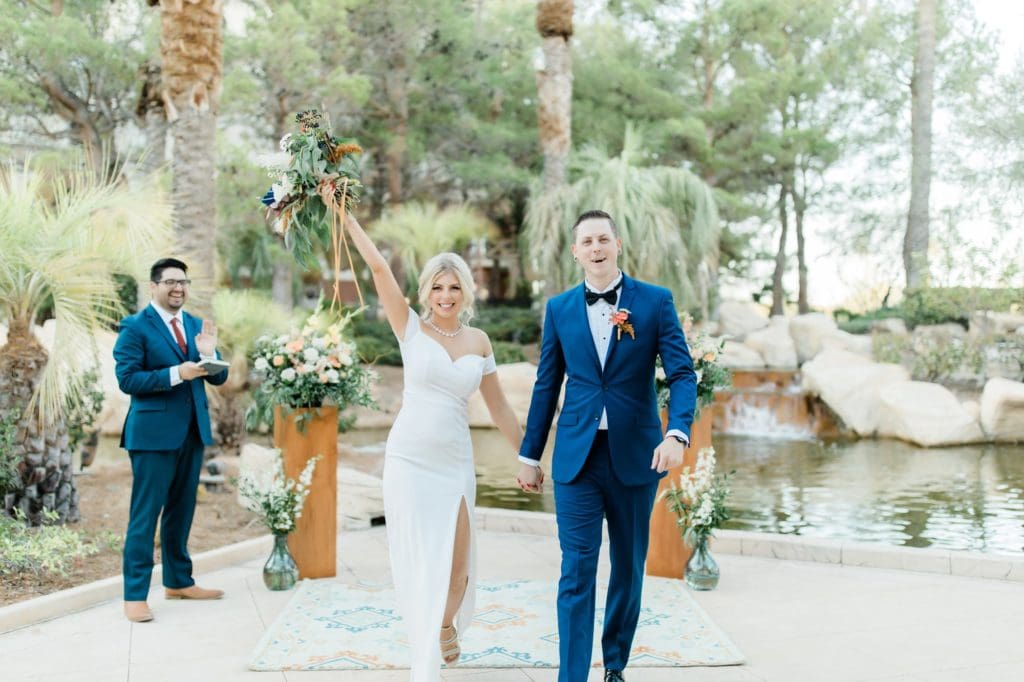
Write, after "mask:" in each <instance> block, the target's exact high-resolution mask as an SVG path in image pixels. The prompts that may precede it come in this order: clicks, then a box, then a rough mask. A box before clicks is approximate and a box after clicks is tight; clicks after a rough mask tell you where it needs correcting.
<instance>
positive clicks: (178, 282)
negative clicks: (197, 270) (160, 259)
mask: <svg viewBox="0 0 1024 682" xmlns="http://www.w3.org/2000/svg"><path fill="white" fill-rule="evenodd" d="M153 281H154V282H156V283H157V284H163V285H164V286H166V287H167V288H168V289H174V288H177V287H181V288H182V289H187V288H188V287H189V285H190V284H192V280H190V279H158V280H153Z"/></svg>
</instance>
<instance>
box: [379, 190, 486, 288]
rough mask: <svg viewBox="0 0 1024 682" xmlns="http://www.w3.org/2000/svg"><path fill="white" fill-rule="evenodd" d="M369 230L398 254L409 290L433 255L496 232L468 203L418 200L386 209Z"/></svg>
mask: <svg viewBox="0 0 1024 682" xmlns="http://www.w3.org/2000/svg"><path fill="white" fill-rule="evenodd" d="M370 231H371V233H372V235H373V236H374V238H375V239H379V240H380V241H382V242H384V243H386V244H388V245H390V246H391V247H392V248H393V249H394V250H395V252H396V253H397V254H398V258H399V260H400V261H401V263H402V270H403V272H404V273H405V278H406V285H407V287H408V289H409V290H410V291H416V289H417V278H418V277H419V275H420V272H421V271H422V269H423V265H424V264H425V263H426V262H427V259H429V258H430V257H431V256H434V255H435V254H438V253H441V252H442V251H456V252H457V251H460V250H461V249H463V248H464V247H465V246H466V245H467V244H469V242H470V241H471V240H473V239H480V238H483V237H488V236H493V235H494V234H495V233H494V226H493V225H491V223H490V222H489V221H488V220H487V218H485V217H484V216H483V215H481V214H480V213H479V212H478V211H476V210H474V209H472V208H470V207H469V206H465V205H458V206H448V207H446V208H438V207H437V206H435V205H434V204H421V203H417V202H410V203H408V204H404V205H402V206H399V207H398V208H395V209H392V210H389V211H387V212H385V213H384V215H383V216H382V217H381V219H380V220H378V221H377V222H376V223H374V224H373V225H372V226H371V227H370Z"/></svg>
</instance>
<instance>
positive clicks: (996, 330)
mask: <svg viewBox="0 0 1024 682" xmlns="http://www.w3.org/2000/svg"><path fill="white" fill-rule="evenodd" d="M1022 326H1024V315H1020V314H1015V313H996V312H992V311H991V310H979V311H977V312H974V313H971V317H970V326H969V327H968V332H969V333H970V335H971V336H982V337H985V336H992V335H993V334H1000V335H1001V334H1010V333H1013V332H1014V331H1015V330H1017V329H1019V328H1021V327H1022ZM1018 333H1019V332H1018Z"/></svg>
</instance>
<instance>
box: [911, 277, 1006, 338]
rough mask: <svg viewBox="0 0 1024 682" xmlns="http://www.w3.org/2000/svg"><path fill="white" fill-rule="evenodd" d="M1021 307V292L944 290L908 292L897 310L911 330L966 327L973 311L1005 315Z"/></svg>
mask: <svg viewBox="0 0 1024 682" xmlns="http://www.w3.org/2000/svg"><path fill="white" fill-rule="evenodd" d="M1021 305H1024V289H1010V288H1006V289H985V288H982V287H944V288H928V289H915V290H912V291H908V292H907V293H906V294H905V296H904V298H903V303H902V304H901V305H900V310H901V311H902V315H903V319H904V320H905V321H906V323H907V325H908V326H910V327H916V326H917V325H919V324H941V323H943V322H957V323H959V324H961V325H963V326H964V327H965V328H966V327H967V323H968V319H969V318H970V316H971V313H972V312H974V311H976V310H993V311H997V312H1005V311H1007V310H1010V309H1011V308H1013V307H1014V306H1021Z"/></svg>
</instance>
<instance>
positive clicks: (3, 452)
mask: <svg viewBox="0 0 1024 682" xmlns="http://www.w3.org/2000/svg"><path fill="white" fill-rule="evenodd" d="M19 416H20V415H19V414H18V412H17V411H16V410H13V409H12V410H9V411H7V412H3V413H0V499H2V498H3V496H4V495H6V494H7V493H9V492H13V491H15V490H18V489H19V488H20V487H21V477H20V476H19V475H18V468H17V467H18V458H17V457H15V456H14V436H15V435H16V434H17V432H18V419H19ZM0 515H2V512H0Z"/></svg>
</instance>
